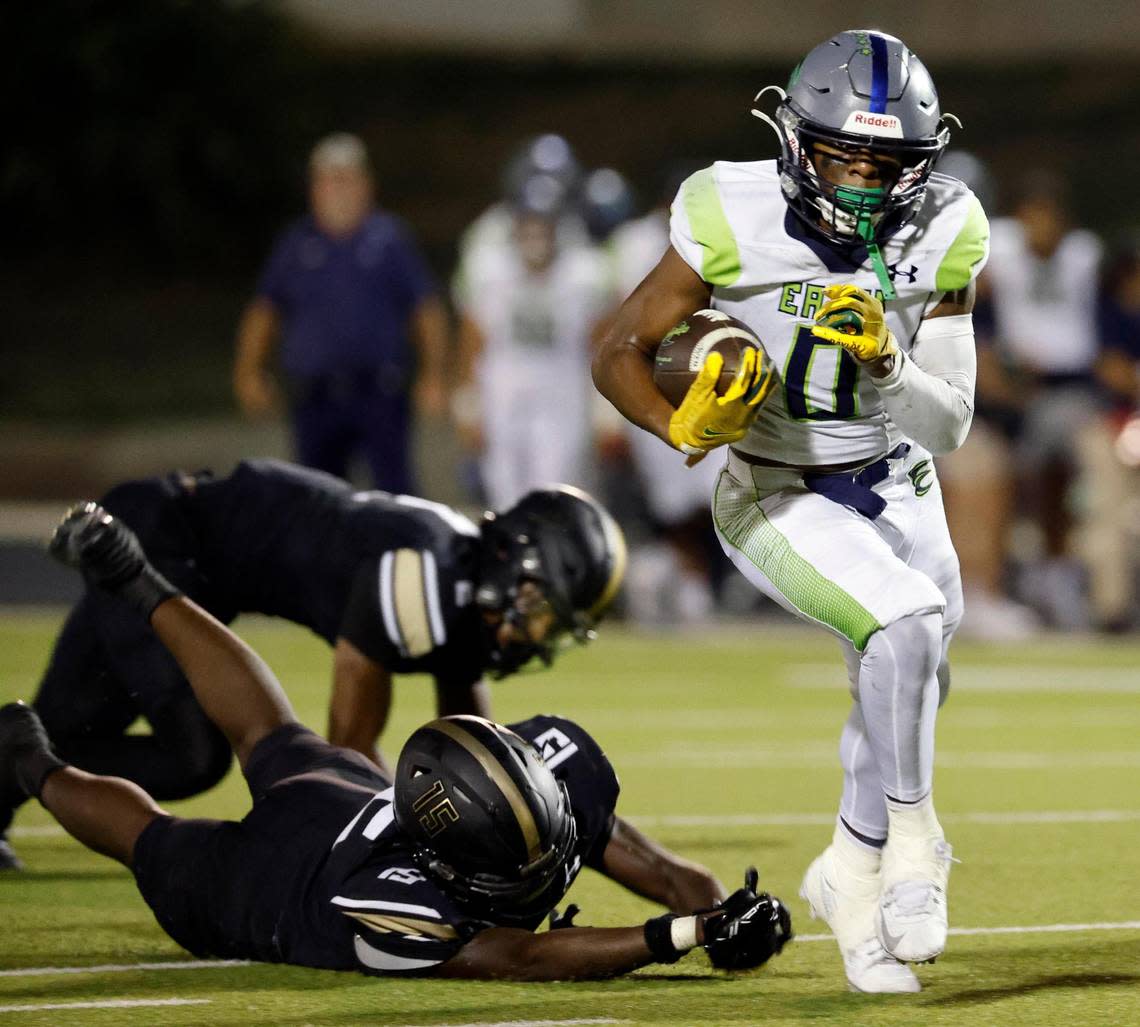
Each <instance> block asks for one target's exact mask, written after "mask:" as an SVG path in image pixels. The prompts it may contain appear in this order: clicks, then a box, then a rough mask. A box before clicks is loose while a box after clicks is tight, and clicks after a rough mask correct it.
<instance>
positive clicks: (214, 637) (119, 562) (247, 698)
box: [51, 503, 296, 767]
mask: <svg viewBox="0 0 1140 1027" xmlns="http://www.w3.org/2000/svg"><path fill="white" fill-rule="evenodd" d="M51 551H52V553H53V554H54V555H55V556H56V557H57V558H58V559H60V560H61V561H62V562H64V563H68V564H70V565H71V566H73V567H79V568H81V569H82V570H83V572H84V576H85V577H86V578H87V580H88V582H89V584H91V585H92V586H99V587H102V588H104V589H106V591H108V592H109V593H111V594H113V595H117V596H119V597H120V598H121V599H122V600H123V601H124V602H125V603H126V604H127V605H128V606H129V607H133V608H134V610H135V611H137V613H138V614H139V616H140V618H141V619H143V620H145V619H147V618H149V620H150V624H151V627H152V628H153V629H154V631H155V633H156V634H157V635H158V637H159V638H160V639H161V640H162V642H163V644H164V645H165V646H166V647H167V649H169V650H170V653H171V655H172V656H173V657H174V659H175V661H176V662H177V663H178V666H179V667H180V669H181V670H182V673H183V674H184V675H185V676H186V678H187V679H188V680H189V682H190V686H191V688H192V689H193V690H194V695H195V697H196V698H197V700H198V702H199V704H200V705H201V707H202V709H203V710H204V711H205V712H206V715H207V716H208V717H209V718H210V720H211V721H213V722H214V724H216V725H217V727H218V728H219V729H220V730H221V731H222V733H223V734H224V735H225V736H226V738H227V739H228V741H229V743H230V746H231V748H232V749H233V750H234V752H235V753H236V754H237V756H238V759H239V760H240V761H241V763H242V766H243V767H244V766H245V763H246V760H247V759H248V758H249V755H250V753H251V752H252V750H253V748H254V747H255V746H256V745H257V743H258V742H260V741H261V739H263V738H265V737H266V736H267V735H269V734H271V733H272V732H273V731H275V730H277V729H278V728H279V727H282V726H283V725H286V724H292V723H295V721H296V718H295V716H294V715H293V710H292V707H291V706H290V705H289V700H288V699H287V698H286V696H285V693H284V691H283V690H282V688H281V685H280V684H279V683H278V681H277V679H276V678H275V677H274V676H273V673H272V672H271V671H270V670H269V668H268V667H267V666H266V665H265V663H264V661H262V660H261V658H260V657H259V656H258V655H257V654H256V653H255V652H254V651H253V650H252V649H250V648H249V646H247V645H246V644H245V643H244V642H242V641H241V639H239V638H238V637H237V636H236V635H235V634H234V633H233V632H232V631H230V630H229V629H228V628H227V627H226V626H225V625H224V624H222V623H221V622H219V621H218V620H216V619H215V618H214V617H212V616H211V615H210V614H209V613H207V612H206V611H205V610H203V609H202V608H201V607H199V606H197V605H196V604H195V603H193V602H192V601H191V600H189V599H187V598H185V597H184V596H181V595H178V593H177V590H176V589H174V588H173V587H172V586H171V585H170V583H169V582H168V581H166V580H165V579H163V578H162V576H161V575H160V574H158V573H157V572H156V571H155V570H154V568H153V567H152V566H151V565H150V564H149V563H148V562H147V560H146V557H145V555H144V554H143V551H142V547H141V546H140V545H139V543H138V540H137V539H136V538H135V537H134V535H133V534H132V533H131V531H130V529H129V528H127V527H126V525H124V524H123V523H122V522H121V521H118V520H115V519H113V518H111V517H110V515H108V514H107V513H106V512H105V511H104V510H103V509H102V508H101V507H99V506H97V505H95V504H93V503H88V504H85V505H82V506H79V507H76V508H75V509H73V510H72V511H71V512H70V513H69V514H68V516H67V517H66V518H65V519H64V521H63V522H62V523H61V524H60V526H59V527H58V528H57V529H56V532H55V535H54V536H53V538H52V543H51Z"/></svg>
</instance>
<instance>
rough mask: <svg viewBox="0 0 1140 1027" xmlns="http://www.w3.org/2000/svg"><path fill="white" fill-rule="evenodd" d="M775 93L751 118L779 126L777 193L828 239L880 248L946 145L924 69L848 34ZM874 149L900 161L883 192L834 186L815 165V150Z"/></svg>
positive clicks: (901, 52)
mask: <svg viewBox="0 0 1140 1027" xmlns="http://www.w3.org/2000/svg"><path fill="white" fill-rule="evenodd" d="M772 91H774V92H775V93H777V94H778V96H779V103H778V104H777V106H776V109H775V112H774V114H772V115H769V114H766V113H764V112H763V111H761V110H759V109H755V108H754V109H753V111H752V113H753V114H754V115H755V116H756V117H758V118H761V119H762V120H763V121H766V122H767V123H768V124H769V125H771V126H772V128H774V129H775V130H776V135H777V137H778V138H779V141H780V158H779V162H778V165H779V170H780V188H781V190H782V191H783V194H784V199H785V200H786V201H787V203H788V206H789V207H790V208H791V210H792V211H793V213H794V214H795V215H796V216H797V217H798V218H800V219H801V220H802V221H804V222H805V223H806V224H807V225H809V226H810V227H811V228H812V229H813V230H815V231H817V232H820V233H821V234H823V235H824V236H825V237H826V238H828V239H830V240H831V241H832V242H836V243H840V244H851V245H856V244H860V243H862V244H868V243H877V242H881V241H882V240H883V239H885V238H887V237H888V236H889V235H891V233H893V232H895V231H897V230H898V229H899V228H900V227H901V226H902V225H904V224H905V223H906V222H907V221H908V220H910V218H912V217H913V216H914V214H915V213H916V212H917V210H918V208H919V206H920V205H921V203H922V199H923V196H924V195H925V192H926V183H927V180H928V179H929V178H930V173H931V171H932V170H933V169H934V164H935V162H936V161H937V160H938V157H939V155H940V154H941V153H942V151H943V150H944V149H945V148H946V145H947V143H948V142H949V141H950V130H949V127H948V125H947V123H946V122H947V120H950V121H953V122H954V123H956V124H957V123H958V119H957V118H955V117H954V116H953V115H950V114H948V115H943V114H942V113H941V112H940V110H939V107H938V93H937V92H936V91H935V89H934V82H933V81H932V80H931V78H930V73H929V72H928V71H927V70H926V67H925V66H924V65H923V63H922V61H920V60H919V59H918V58H917V57H916V56H915V55H914V54H913V53H912V52H911V51H910V50H909V49H908V48H907V46H906V44H905V43H903V42H902V41H901V40H899V39H896V38H895V37H894V36H888V35H886V33H883V32H877V31H874V30H871V29H852V30H849V31H846V32H840V33H839V34H838V35H835V36H832V37H831V39H829V40H827V41H826V42H825V43H821V44H820V45H819V46H817V47H815V49H813V50H812V51H811V52H810V53H809V54H808V55H807V56H806V57H805V58H804V59H803V60H802V61H800V63H799V64H798V65H797V66H796V68H795V70H794V71H793V72H792V76H791V78H790V79H789V81H788V88H787V89H786V90H784V89H781V88H780V87H779V86H768V87H766V88H765V89H762V90H761V91H760V92H759V93H758V94H757V95H756V100H755V102H756V103H759V102H760V99H761V97H763V96H764V95H765V94H766V93H768V92H772ZM817 142H819V143H825V144H827V145H828V146H831V147H835V148H837V149H839V150H849V149H853V148H865V149H870V150H872V151H873V152H875V153H881V154H885V155H888V156H890V157H892V158H894V159H895V160H896V161H898V162H899V172H898V176H897V178H896V179H895V181H894V182H893V183H890V184H889V185H888V186H885V187H883V188H865V187H857V186H846V185H833V184H831V183H829V182H827V181H825V180H824V179H823V178H822V177H821V176H820V174H819V173H818V171H817V170H816V166H815V163H814V162H813V160H812V157H813V148H814V146H815V144H816V143H817Z"/></svg>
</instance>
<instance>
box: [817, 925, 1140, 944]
mask: <svg viewBox="0 0 1140 1027" xmlns="http://www.w3.org/2000/svg"><path fill="white" fill-rule="evenodd" d="M1085 931H1140V920H1122V921H1120V922H1119V923H1095V924H1040V925H1037V926H1025V927H951V928H950V931H949V933H950V934H954V935H958V936H964V935H989V934H1081V933H1083V932H1085ZM795 940H796V941H834V940H835V939H834V938H833V937H832V936H831V935H830V934H797V935H796V937H795Z"/></svg>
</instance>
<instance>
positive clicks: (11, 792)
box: [0, 702, 64, 807]
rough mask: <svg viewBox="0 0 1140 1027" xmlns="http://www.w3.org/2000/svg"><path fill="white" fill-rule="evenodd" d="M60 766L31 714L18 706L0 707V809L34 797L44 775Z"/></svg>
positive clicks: (16, 704) (36, 717)
mask: <svg viewBox="0 0 1140 1027" xmlns="http://www.w3.org/2000/svg"><path fill="white" fill-rule="evenodd" d="M63 765H64V763H63V761H62V760H61V759H59V758H58V757H57V756H56V755H55V754H54V753H53V752H52V751H51V742H50V741H48V736H47V732H46V731H45V730H44V726H43V724H42V723H41V722H40V718H39V717H38V716H37V715H36V711H35V710H33V709H32V708H31V707H30V706H28V705H27V704H26V703H22V702H13V703H8V705H7V706H0V807H5V806H8V807H15V806H18V805H20V803H22V802H23V801H24V800H25V799H29V798H32V797H33V796H36V795H38V794H39V788H40V782H41V781H43V779H44V776H45V775H46V774H47V772H48V771H49V770H52V769H54V768H56V767H62V766H63Z"/></svg>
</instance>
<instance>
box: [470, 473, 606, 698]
mask: <svg viewBox="0 0 1140 1027" xmlns="http://www.w3.org/2000/svg"><path fill="white" fill-rule="evenodd" d="M625 564H626V549H625V536H624V535H623V534H622V530H621V528H620V527H618V524H617V521H615V520H614V519H613V517H612V516H611V515H610V513H609V512H608V511H607V510H606V509H605V507H603V506H602V505H601V503H599V502H598V501H597V500H596V499H594V498H593V497H592V496H591V495H589V494H588V493H586V492H583V491H582V490H581V489H578V488H574V487H573V486H571V485H551V486H549V487H547V488H541V489H535V490H534V491H532V492H528V493H527V494H526V495H525V496H523V498H522V499H521V500H519V502H518V503H516V504H515V505H514V506H512V507H511V508H510V509H509V510H505V511H503V512H502V513H498V514H496V513H492V512H487V513H486V514H484V516H483V525H482V542H481V549H480V567H479V585H478V588H477V589H476V592H475V602H476V604H477V605H478V607H479V608H480V609H481V610H483V611H485V612H487V613H492V614H495V615H497V616H499V617H501V618H504V619H506V620H507V621H508V622H520V623H521V622H522V621H523V620H524V618H525V617H526V616H527V610H526V609H525V607H524V606H523V604H522V601H521V596H520V588H521V586H522V585H523V584H524V583H526V582H532V583H534V584H535V585H536V586H538V589H539V590H540V591H541V593H542V595H543V596H544V597H545V600H546V602H547V603H549V606H550V610H551V612H552V613H553V615H554V628H553V630H551V631H549V632H548V633H547V634H546V635H545V637H544V638H543V639H542V640H541V641H537V642H535V641H530V642H519V641H515V642H511V643H510V644H508V645H506V646H502V645H500V643H499V641H498V637H497V634H496V631H495V628H494V627H492V626H490V625H489V624H488V625H486V626H485V634H484V637H485V641H486V650H487V651H486V654H485V655H486V659H485V663H486V666H487V667H488V669H489V670H490V671H491V673H492V674H493V675H495V676H497V677H502V676H503V675H506V674H510V673H512V672H513V671H516V670H518V669H519V668H520V667H521V666H522V665H523V664H525V663H527V662H528V661H529V660H531V659H532V658H533V657H536V656H537V657H538V658H539V659H540V660H541V661H542V662H543V663H545V664H547V665H549V664H550V663H551V662H552V661H553V659H554V654H555V652H556V651H557V649H558V648H559V647H560V646H561V645H562V644H563V643H564V642H566V641H577V642H587V641H589V640H590V639H591V638H593V637H594V625H595V624H596V623H597V621H598V619H599V618H600V617H601V615H602V613H603V612H604V611H605V609H606V607H607V606H609V604H610V602H611V601H612V600H613V598H614V596H615V595H616V594H617V590H618V588H619V587H620V586H621V582H622V578H623V577H624V575H625Z"/></svg>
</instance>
